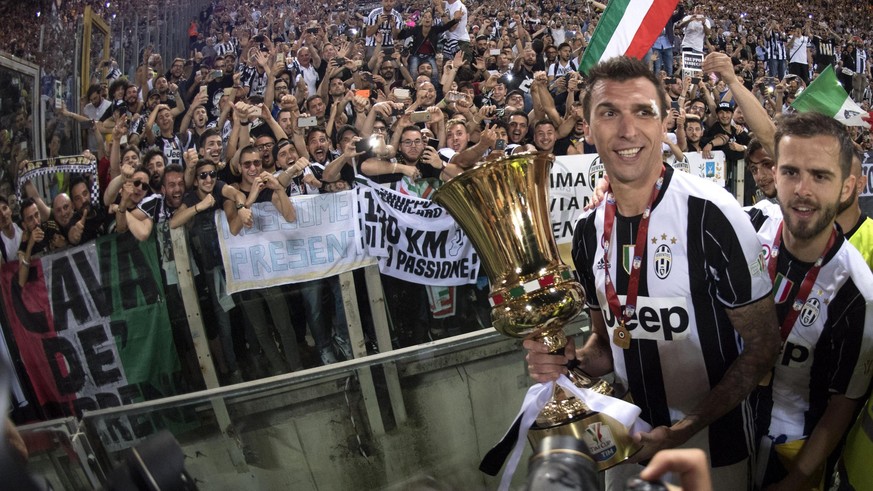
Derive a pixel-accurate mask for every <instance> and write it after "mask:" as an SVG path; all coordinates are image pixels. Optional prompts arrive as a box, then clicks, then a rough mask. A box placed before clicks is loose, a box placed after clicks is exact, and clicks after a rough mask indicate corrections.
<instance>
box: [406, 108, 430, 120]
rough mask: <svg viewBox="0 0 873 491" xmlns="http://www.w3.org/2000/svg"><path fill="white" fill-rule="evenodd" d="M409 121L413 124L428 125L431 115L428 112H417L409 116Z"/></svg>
mask: <svg viewBox="0 0 873 491" xmlns="http://www.w3.org/2000/svg"><path fill="white" fill-rule="evenodd" d="M409 120H410V121H412V122H413V123H427V122H428V121H430V113H429V112H427V111H415V112H414V113H412V114H410V115H409Z"/></svg>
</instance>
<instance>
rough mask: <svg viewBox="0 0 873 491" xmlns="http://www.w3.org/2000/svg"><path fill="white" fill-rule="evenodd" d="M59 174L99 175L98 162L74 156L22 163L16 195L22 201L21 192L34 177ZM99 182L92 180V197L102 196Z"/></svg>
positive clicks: (89, 157)
mask: <svg viewBox="0 0 873 491" xmlns="http://www.w3.org/2000/svg"><path fill="white" fill-rule="evenodd" d="M57 172H63V173H67V174H94V175H95V176H96V175H97V160H96V159H95V158H94V156H85V155H74V156H70V157H57V158H50V159H43V160H28V161H25V162H23V163H22V167H21V170H20V171H19V174H18V186H17V188H16V194H17V196H18V199H19V200H21V190H22V189H23V188H24V184H25V183H26V182H27V181H30V180H31V179H33V178H34V177H39V176H48V175H51V174H55V173H57ZM97 181H98V180H97V179H96V178H95V179H92V180H91V196H99V195H100V185H99V183H98V182H97Z"/></svg>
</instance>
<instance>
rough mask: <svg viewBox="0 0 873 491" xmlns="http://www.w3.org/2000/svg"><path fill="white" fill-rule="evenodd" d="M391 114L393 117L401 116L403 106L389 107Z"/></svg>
mask: <svg viewBox="0 0 873 491" xmlns="http://www.w3.org/2000/svg"><path fill="white" fill-rule="evenodd" d="M391 115H392V116H394V117H398V116H403V108H402V107H394V108H391Z"/></svg>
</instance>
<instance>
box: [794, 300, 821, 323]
mask: <svg viewBox="0 0 873 491" xmlns="http://www.w3.org/2000/svg"><path fill="white" fill-rule="evenodd" d="M820 310H821V302H819V301H818V299H817V298H810V299H809V300H807V301H806V303H805V304H804V305H803V308H802V309H800V315H799V316H798V319H800V323H801V324H803V325H804V326H807V327H809V326H811V325H812V323H813V322H815V320H816V319H818V313H819V311H820Z"/></svg>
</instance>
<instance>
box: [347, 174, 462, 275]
mask: <svg viewBox="0 0 873 491" xmlns="http://www.w3.org/2000/svg"><path fill="white" fill-rule="evenodd" d="M356 189H357V191H358V205H359V213H360V217H361V222H362V224H363V229H364V246H365V249H366V251H367V254H368V255H369V256H371V257H377V258H379V270H380V271H381V272H382V274H386V275H388V276H393V277H394V278H399V279H401V280H406V281H410V282H413V283H421V284H425V285H432V286H459V285H465V284H469V283H475V282H476V277H477V276H478V275H479V256H478V255H477V254H476V251H475V250H474V249H473V246H472V244H471V243H470V241H469V240H468V239H467V235H466V234H464V232H463V231H462V230H461V229H460V227H458V224H457V223H455V220H454V219H453V218H452V216H451V215H449V212H447V211H446V210H445V209H444V208H443V207H441V206H439V205H437V204H436V203H434V202H432V201H430V200H428V199H421V198H416V197H413V196H409V195H405V194H401V193H398V192H396V191H393V190H391V189H388V188H386V187H382V186H379V185H378V184H373V185H372V186H358V187H357V188H356Z"/></svg>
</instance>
